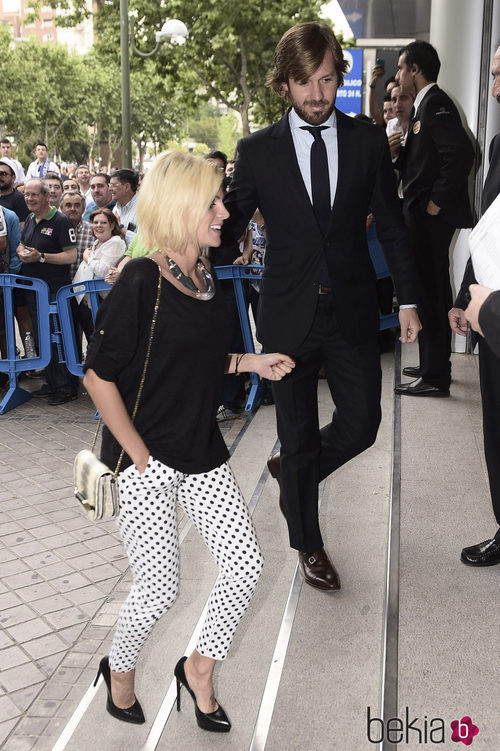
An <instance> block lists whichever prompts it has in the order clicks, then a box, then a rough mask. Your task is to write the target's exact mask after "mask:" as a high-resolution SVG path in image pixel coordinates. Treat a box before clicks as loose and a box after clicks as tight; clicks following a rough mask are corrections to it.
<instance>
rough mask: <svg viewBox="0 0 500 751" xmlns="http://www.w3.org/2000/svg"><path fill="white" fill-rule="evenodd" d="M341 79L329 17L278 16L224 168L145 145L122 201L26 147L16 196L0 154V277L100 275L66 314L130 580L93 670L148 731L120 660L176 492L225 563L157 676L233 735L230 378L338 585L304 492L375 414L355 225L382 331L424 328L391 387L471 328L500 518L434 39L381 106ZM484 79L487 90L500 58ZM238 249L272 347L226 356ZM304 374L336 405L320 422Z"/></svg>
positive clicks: (479, 291)
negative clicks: (255, 98)
mask: <svg viewBox="0 0 500 751" xmlns="http://www.w3.org/2000/svg"><path fill="white" fill-rule="evenodd" d="M345 71H346V62H345V59H344V56H343V53H342V49H341V47H340V44H339V42H338V40H337V39H336V37H335V35H334V34H333V32H332V30H331V29H330V28H329V27H328V26H326V25H322V24H318V23H304V24H299V25H297V26H294V27H292V28H291V29H289V30H288V31H287V32H286V33H285V34H284V36H283V37H282V38H281V40H280V41H279V43H278V45H277V48H276V54H275V64H274V68H273V70H272V72H271V74H270V76H269V79H268V82H267V85H268V86H269V87H270V88H271V89H273V91H274V92H276V94H278V95H279V96H281V97H283V98H284V99H286V100H287V102H288V104H289V105H290V106H289V109H288V111H287V112H286V114H285V115H284V116H283V117H282V118H281V119H280V120H279V121H278V122H276V123H273V124H272V125H270V126H269V127H267V128H264V129H262V130H259V131H256V132H254V133H252V134H251V135H249V136H247V137H245V138H243V139H242V140H241V141H240V142H239V143H238V148H237V158H236V160H235V161H233V162H229V163H228V162H227V159H226V157H225V155H224V154H222V153H221V152H212V153H211V154H209V155H207V156H208V158H206V159H202V158H201V157H195V156H192V155H187V154H181V153H180V152H170V153H167V154H163V155H161V156H160V157H158V158H157V159H156V160H155V162H154V164H153V166H152V168H151V169H150V171H149V172H148V173H147V175H146V177H145V179H144V184H143V186H142V187H141V188H140V190H138V188H139V180H138V175H137V173H135V172H134V171H132V170H128V169H118V170H115V171H114V172H113V173H112V174H111V175H110V176H108V175H105V174H102V173H98V174H91V172H90V171H89V169H88V167H87V166H85V165H81V166H80V167H78V169H77V170H76V171H75V174H74V175H60V174H59V170H58V168H57V165H54V164H53V163H51V162H50V160H49V158H48V156H47V148H46V146H45V145H44V144H38V145H37V147H36V160H35V161H34V162H33V163H32V164H31V165H30V166H29V168H28V170H27V173H26V180H25V182H24V198H23V197H22V196H21V194H20V193H19V191H18V190H16V187H15V185H16V181H17V180H18V176H19V174H20V173H19V168H20V165H19V164H18V163H16V162H15V161H14V160H13V159H12V156H11V154H10V153H9V154H5V153H4V154H3V156H2V158H1V159H0V192H1V197H0V204H1V205H2V206H3V207H4V209H3V211H4V215H3V216H4V217H5V220H4V224H5V225H6V226H7V222H12V215H14V217H15V219H16V221H17V222H18V225H20V240H19V241H17V242H16V240H13V242H12V243H11V238H10V237H8V242H7V241H5V242H4V246H5V247H6V248H7V247H8V248H9V250H8V260H9V263H8V264H7V267H8V268H9V270H13V271H14V273H21V274H24V275H26V276H29V277H34V278H41V279H44V280H45V281H46V282H47V283H48V285H49V288H50V293H51V295H52V296H54V295H55V293H56V292H57V289H59V287H60V286H62V285H63V284H68V283H70V282H71V280H73V281H74V282H75V283H78V282H79V281H81V280H83V279H85V278H89V277H90V276H98V277H100V278H103V277H104V278H105V279H106V280H107V281H108V282H109V283H110V284H112V286H113V288H112V290H111V292H110V293H109V294H108V295H107V297H106V298H105V299H104V300H103V302H102V305H101V306H100V308H99V312H98V317H97V321H96V324H97V325H96V329H95V331H94V332H93V333H92V329H93V324H92V321H91V318H90V317H89V311H88V308H87V309H86V300H85V296H84V295H81V296H80V299H78V300H76V301H75V306H77V310H76V311H75V316H76V318H77V319H78V320H79V321H80V323H81V326H82V328H83V331H84V332H85V335H86V336H87V337H88V338H89V340H90V343H89V346H88V350H87V355H86V363H85V371H86V374H85V379H84V382H85V385H86V387H87V389H88V391H89V393H90V395H91V396H92V398H93V399H94V401H95V404H96V406H97V408H98V410H99V411H100V413H101V415H102V417H103V419H104V422H105V425H106V429H105V431H104V436H103V446H102V458H103V460H104V461H105V462H106V463H107V464H108V465H109V466H114V465H115V464H116V462H117V461H118V457H120V456H121V455H123V461H122V465H121V469H120V473H119V475H118V478H119V488H120V503H121V513H120V516H119V529H120V534H121V536H122V539H123V541H124V544H125V547H126V550H127V553H128V555H129V560H130V565H131V568H132V571H133V574H134V581H133V586H132V590H131V592H130V595H129V597H128V599H127V601H126V603H125V605H124V607H123V609H122V611H121V613H120V618H119V622H118V627H117V630H116V634H115V637H114V640H113V645H112V648H111V652H110V655H109V657H104V658H103V659H102V660H101V663H100V667H99V673H98V675H101V674H102V675H103V677H104V680H105V682H106V685H107V689H108V703H107V708H108V711H109V712H110V713H111V714H112V715H113V716H114V717H116V718H118V719H121V720H124V721H128V722H133V723H142V722H144V714H143V711H142V708H141V705H140V704H139V702H138V700H137V698H136V696H135V692H134V680H135V666H136V663H137V659H138V656H139V653H140V649H141V647H142V645H143V643H144V641H145V639H146V638H147V636H148V634H149V633H150V631H151V629H152V628H153V625H154V623H155V621H156V620H157V619H158V618H159V617H160V616H161V615H162V613H164V612H165V611H166V610H167V609H168V608H169V607H170V606H171V605H172V604H173V602H174V600H175V598H176V595H177V586H178V549H177V535H176V522H175V504H176V503H177V502H178V503H179V504H180V505H181V506H182V507H183V508H184V509H185V511H186V513H187V514H188V515H189V516H190V517H191V518H192V519H193V521H194V523H195V525H196V526H197V528H198V529H199V531H200V533H201V535H202V536H203V538H204V539H205V541H206V543H207V545H208V546H209V548H210V550H211V551H212V553H213V555H214V557H215V558H216V560H217V562H218V564H219V576H218V578H217V581H216V584H215V586H214V589H213V592H212V595H211V599H210V603H209V607H208V612H207V617H206V620H205V624H204V626H203V629H202V631H201V633H200V637H199V640H198V643H197V646H196V649H195V650H194V652H193V653H192V654H191V655H190V656H189V657H182V658H181V659H180V660H179V662H178V663H177V665H176V666H175V669H174V675H175V677H176V679H177V687H178V707H180V689H181V687H182V686H184V687H185V688H186V689H187V691H188V693H189V694H190V696H191V698H192V699H193V700H194V703H195V712H196V719H197V722H198V724H199V726H200V727H202V728H204V729H205V730H210V731H215V732H227V731H228V730H229V729H230V721H229V719H228V717H227V714H226V713H225V711H224V710H223V709H222V707H221V706H220V704H218V702H217V701H216V699H215V698H214V695H213V670H214V665H215V661H216V660H222V659H224V658H225V656H226V654H227V651H228V649H229V646H230V643H231V639H232V636H233V634H234V631H235V629H236V627H237V625H238V623H239V621H240V619H241V617H242V616H243V614H244V611H245V609H246V608H247V606H248V604H249V602H250V598H251V596H252V593H253V590H254V588H255V585H256V583H257V580H258V577H259V574H260V569H261V565H262V559H261V554H260V550H259V547H258V543H257V539H256V536H255V531H254V529H253V526H252V523H251V521H250V518H249V516H248V512H247V509H246V505H245V504H244V502H243V499H242V497H241V494H240V492H239V489H238V486H237V483H236V482H235V480H234V478H233V476H232V474H231V471H230V469H229V466H228V464H227V449H226V448H225V445H224V441H223V440H222V437H221V433H220V430H219V427H218V425H217V414H218V413H219V414H220V405H221V402H222V405H223V409H224V415H225V417H227V416H228V415H229V416H232V414H233V413H234V414H237V411H238V409H239V406H240V402H241V378H240V374H241V373H242V372H248V371H254V372H258V373H259V374H260V375H261V376H262V377H264V378H267V379H268V381H269V383H270V389H271V390H272V394H271V397H270V398H271V399H272V401H273V402H274V403H275V405H276V417H277V430H278V436H279V439H280V443H281V448H280V453H279V454H277V455H275V456H273V457H271V458H270V459H269V462H268V467H269V471H270V473H271V475H272V476H273V477H274V478H275V479H276V480H277V482H278V484H279V504H280V508H281V510H282V513H283V515H284V516H285V519H286V523H287V525H288V531H289V538H290V545H291V547H292V548H294V549H295V550H297V553H298V559H299V567H300V570H301V572H302V575H303V577H304V580H305V582H306V583H307V584H309V585H310V586H312V587H314V588H315V589H317V590H323V591H328V592H331V591H335V590H338V589H340V587H341V583H340V575H339V573H338V571H337V569H336V567H335V565H334V564H333V562H332V560H331V558H330V556H329V554H328V552H327V551H326V550H325V548H324V545H323V539H322V535H321V530H320V525H319V517H318V485H319V483H320V482H321V480H323V479H324V478H326V477H328V476H329V475H330V474H331V473H333V472H334V471H335V470H336V469H338V468H339V467H341V466H342V465H343V464H345V463H346V462H348V461H350V460H351V459H353V458H354V457H356V456H357V455H358V454H360V453H361V452H362V451H364V450H365V449H367V448H368V447H370V446H371V445H372V444H373V443H374V441H375V439H376V436H377V431H378V427H379V424H380V419H381V410H380V395H381V367H380V351H379V346H378V340H377V334H378V327H379V304H378V297H377V286H376V279H375V274H374V271H373V267H372V264H371V261H370V256H369V253H368V246H367V241H366V232H367V225H368V224H370V222H372V221H374V222H375V226H376V231H377V236H378V240H379V242H380V244H381V246H382V248H383V251H384V255H385V257H386V260H387V264H388V266H389V269H390V272H391V276H392V279H393V282H394V289H395V294H396V296H397V302H398V306H399V321H400V327H401V333H400V339H401V341H402V342H403V343H405V342H416V341H417V339H418V350H419V358H420V359H419V363H418V364H416V365H413V366H410V367H407V368H405V369H404V371H403V372H404V374H405V375H407V376H410V377H411V379H412V380H411V381H409V382H406V383H401V384H398V385H397V386H396V387H395V390H396V393H397V394H400V395H402V396H414V397H420V398H435V397H438V398H442V397H448V396H449V395H450V383H451V357H450V356H451V333H452V330H453V331H455V332H456V333H464V331H465V329H466V328H467V326H468V322H467V319H469V320H470V321H471V322H472V325H473V326H474V327H475V328H476V329H478V330H480V331H481V329H482V333H486V334H487V336H489V337H491V338H490V339H484V338H481V340H480V368H481V394H482V399H483V406H484V408H485V411H484V436H485V453H486V463H487V467H488V474H489V480H490V489H491V495H492V501H493V507H494V511H495V515H496V519H497V522H498V524H499V526H500V471H499V466H500V465H499V462H498V456H499V455H500V451H499V449H500V428H499V426H500V414H499V413H498V411H499V405H500V398H499V389H500V378H499V375H500V372H499V370H500V368H499V366H500V360H499V359H498V357H499V346H498V341H499V339H498V328H499V327H498V292H496V293H495V292H493V291H492V290H484V288H482V287H480V286H478V285H474V284H473V282H474V281H475V279H474V270H473V267H472V265H471V264H469V265H468V268H467V270H466V275H465V277H464V285H463V289H462V290H461V293H460V295H459V296H458V298H457V300H456V301H455V304H453V298H452V291H451V284H450V277H449V250H450V243H451V241H452V237H453V235H454V233H455V230H456V229H457V228H461V227H469V226H471V225H472V212H471V207H470V202H469V196H468V185H467V183H468V176H469V172H470V170H471V168H472V163H473V156H474V150H473V146H472V143H471V140H470V138H469V136H468V134H467V131H466V129H465V128H464V125H463V124H462V121H461V119H460V115H459V113H458V110H457V108H456V106H455V104H454V103H453V101H452V100H451V98H450V97H449V96H448V95H447V94H446V93H445V92H444V91H443V90H442V89H441V88H440V87H439V86H438V85H437V78H438V75H439V71H440V61H439V57H438V54H437V51H436V50H435V49H434V47H432V45H430V44H429V43H427V42H422V41H416V42H412V43H410V44H408V45H407V46H405V47H404V48H403V49H402V50H401V51H400V55H399V61H398V69H397V71H395V74H394V76H393V77H391V79H389V80H388V81H387V84H386V94H385V101H384V106H383V110H379V109H378V105H377V106H376V99H375V87H376V83H377V80H378V79H379V78H380V77H381V75H383V69H382V66H381V65H379V66H377V68H376V69H375V71H374V73H373V76H372V79H371V81H370V84H369V85H370V89H371V92H372V93H373V96H371V100H370V101H371V104H372V116H373V119H374V121H375V122H374V123H372V122H368V123H367V122H363V121H362V120H361V119H356V118H350V117H348V116H346V115H344V114H343V113H342V112H340V111H339V110H337V109H336V108H335V98H336V94H337V89H338V87H339V86H341V85H342V83H343V77H344V73H345ZM492 73H493V78H494V85H493V95H494V96H495V97H496V98H497V100H498V101H500V48H499V50H497V52H496V54H495V57H494V60H493V68H492ZM4 142H5V139H4V141H3V142H2V145H3V144H4ZM498 143H500V142H497V139H495V141H494V143H493V144H492V148H491V150H490V169H489V173H488V177H487V181H486V185H485V190H484V194H483V206H482V210H483V211H486V209H487V208H488V206H489V205H490V203H491V202H492V201H493V200H494V199H495V198H496V196H497V195H498V193H499V192H500V149H499V145H498ZM165 196H168V200H165ZM367 217H371V218H370V219H369V220H367ZM9 226H11V225H9ZM18 231H19V230H18ZM9 232H10V230H9ZM0 235H1V233H0ZM4 236H5V237H7V236H8V232H4ZM0 239H1V237H0ZM1 249H2V245H1V244H0V250H1ZM249 262H258V263H259V264H262V265H263V266H264V271H263V276H262V280H261V281H260V283H259V284H251V285H250V286H251V302H252V304H253V306H254V312H255V318H256V324H257V334H256V336H257V339H258V341H259V342H260V343H261V344H262V348H263V352H264V353H272V354H261V355H254V354H249V353H244V351H243V347H242V342H241V332H240V329H239V325H238V324H237V317H236V315H235V302H234V294H233V291H232V284H231V283H229V284H223V283H220V282H218V280H217V279H216V275H215V273H214V268H213V266H216V265H222V264H230V263H242V264H248V263H249ZM471 283H472V284H471ZM469 285H471V286H470V293H469ZM391 294H392V293H391ZM469 294H471V295H472V301H471V303H470V305H469V306H468V307H467V305H468V302H469V299H468V295H469ZM15 302H16V305H15V314H16V317H17V320H18V324H19V329H20V331H21V332H22V331H26V330H32V331H33V330H34V331H35V332H36V331H37V326H36V309H35V308H34V307H33V304H32V301H30V300H29V295H26V296H25V298H23V297H22V296H19V297H18V298H17V299H16V301H15ZM466 308H467V310H465V309H466ZM495 321H496V322H497V325H496V327H495ZM152 322H154V325H153V323H152ZM492 322H493V323H492ZM27 326H28V327H30V328H29V329H27V328H26V327H27ZM153 331H154V333H153ZM228 353H229V354H228ZM284 353H285V354H284ZM320 368H323V371H324V375H325V378H326V381H327V384H328V387H329V390H330V393H331V396H332V401H333V404H334V405H335V406H334V409H333V413H332V417H331V420H330V422H329V423H328V424H326V425H325V426H323V427H322V428H321V429H320V428H319V420H318V400H317V387H318V377H319V371H320ZM146 371H147V374H146ZM141 374H142V378H141ZM145 374H146V375H145ZM46 379H47V383H46V384H45V385H44V386H42V387H41V388H40V389H38V390H37V391H38V393H37V392H33V395H35V396H47V397H49V403H50V404H61V403H64V402H66V401H69V400H71V399H73V398H76V393H77V388H78V383H77V379H75V378H74V377H73V376H70V374H69V373H68V372H67V371H66V370H65V368H64V366H61V365H60V363H59V362H58V361H57V358H55V357H54V358H53V359H52V361H51V363H50V365H49V366H48V367H47V368H46ZM187 383H188V384H189V385H190V389H189V394H190V395H189V399H188V400H186V399H185V398H183V397H184V396H185V393H186V391H185V389H186V384H187ZM138 394H139V396H140V399H141V401H140V406H139V408H138V409H137V408H135V409H134V404H137V402H138V399H139V397H138ZM461 560H462V561H463V562H464V563H465V564H467V565H471V566H487V565H492V564H496V563H499V562H500V530H499V532H497V533H496V535H495V536H494V537H493V538H491V539H489V540H486V541H485V542H483V543H479V544H477V545H474V546H471V547H467V548H464V550H463V551H462V554H461Z"/></svg>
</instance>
